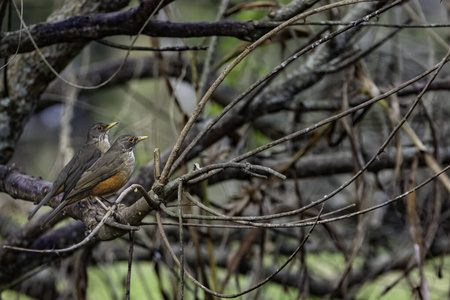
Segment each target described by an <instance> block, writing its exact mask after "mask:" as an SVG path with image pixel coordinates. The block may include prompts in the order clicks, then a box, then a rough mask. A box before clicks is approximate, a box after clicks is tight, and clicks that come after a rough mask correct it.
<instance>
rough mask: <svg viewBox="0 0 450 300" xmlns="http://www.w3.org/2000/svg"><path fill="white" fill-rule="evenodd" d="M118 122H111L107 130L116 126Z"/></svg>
mask: <svg viewBox="0 0 450 300" xmlns="http://www.w3.org/2000/svg"><path fill="white" fill-rule="evenodd" d="M117 124H119V122H112V123H111V124H109V125H108V126H106V128H105V131H108V130H110V129H111V128H113V127H114V126H116V125H117Z"/></svg>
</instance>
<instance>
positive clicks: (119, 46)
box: [96, 39, 208, 52]
mask: <svg viewBox="0 0 450 300" xmlns="http://www.w3.org/2000/svg"><path fill="white" fill-rule="evenodd" d="M96 42H97V43H99V44H102V45H105V46H108V47H111V48H115V49H120V50H129V51H154V52H169V51H175V52H181V51H199V50H207V49H208V46H168V47H142V46H130V45H122V44H118V43H114V42H111V41H108V40H105V39H101V40H96Z"/></svg>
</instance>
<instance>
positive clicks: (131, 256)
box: [125, 231, 134, 300]
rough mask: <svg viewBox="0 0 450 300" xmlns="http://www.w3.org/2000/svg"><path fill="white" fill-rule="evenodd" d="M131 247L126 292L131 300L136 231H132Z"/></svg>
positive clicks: (126, 296)
mask: <svg viewBox="0 0 450 300" xmlns="http://www.w3.org/2000/svg"><path fill="white" fill-rule="evenodd" d="M128 234H129V236H130V249H129V250H128V272H127V286H126V292H125V299H127V300H130V291H131V288H130V287H131V266H132V265H133V251H134V231H130V232H129V233H128Z"/></svg>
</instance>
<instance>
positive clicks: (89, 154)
mask: <svg viewBox="0 0 450 300" xmlns="http://www.w3.org/2000/svg"><path fill="white" fill-rule="evenodd" d="M101 154H102V153H101V152H100V150H98V149H97V147H95V146H94V145H92V144H90V143H88V144H86V145H84V146H83V147H81V148H80V149H79V150H78V151H77V152H76V153H75V155H74V156H73V157H72V159H71V160H70V161H69V162H68V163H67V165H65V166H64V168H63V169H62V170H61V172H60V173H59V175H58V177H57V178H56V180H55V182H54V183H53V185H52V187H51V188H50V190H49V192H48V193H47V194H46V195H45V197H44V199H42V200H41V202H39V204H38V205H37V206H36V207H35V208H34V209H33V211H32V212H31V213H30V215H29V216H28V220H31V218H32V217H33V216H34V215H35V214H36V213H37V211H38V210H39V209H40V208H41V207H42V206H44V205H45V204H46V203H47V202H48V200H50V198H52V197H54V196H56V195H57V194H59V193H60V192H62V191H64V197H66V194H67V192H68V191H71V190H72V189H73V188H74V186H75V184H76V183H77V181H78V179H79V178H80V177H81V175H82V174H83V173H84V171H86V170H87V169H88V168H89V167H90V166H92V164H93V163H94V162H95V161H97V160H98V159H99V157H100V156H101ZM62 200H64V198H63V199H62Z"/></svg>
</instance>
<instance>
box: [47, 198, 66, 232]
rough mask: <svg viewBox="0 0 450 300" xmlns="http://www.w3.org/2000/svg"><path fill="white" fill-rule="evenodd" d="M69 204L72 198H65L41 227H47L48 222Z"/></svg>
mask: <svg viewBox="0 0 450 300" xmlns="http://www.w3.org/2000/svg"><path fill="white" fill-rule="evenodd" d="M68 204H70V200H67V199H64V200H62V201H61V203H60V204H59V205H58V207H57V208H55V209H54V210H53V211H52V212H51V214H50V215H49V216H48V217H47V218H46V219H45V221H44V223H42V226H41V228H45V227H46V226H47V224H48V223H49V222H50V221H51V220H52V219H53V218H54V217H55V216H56V215H57V214H58V213H59V212H60V211H61V210H63V209H64V208H65V207H66V206H67V205H68Z"/></svg>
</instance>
